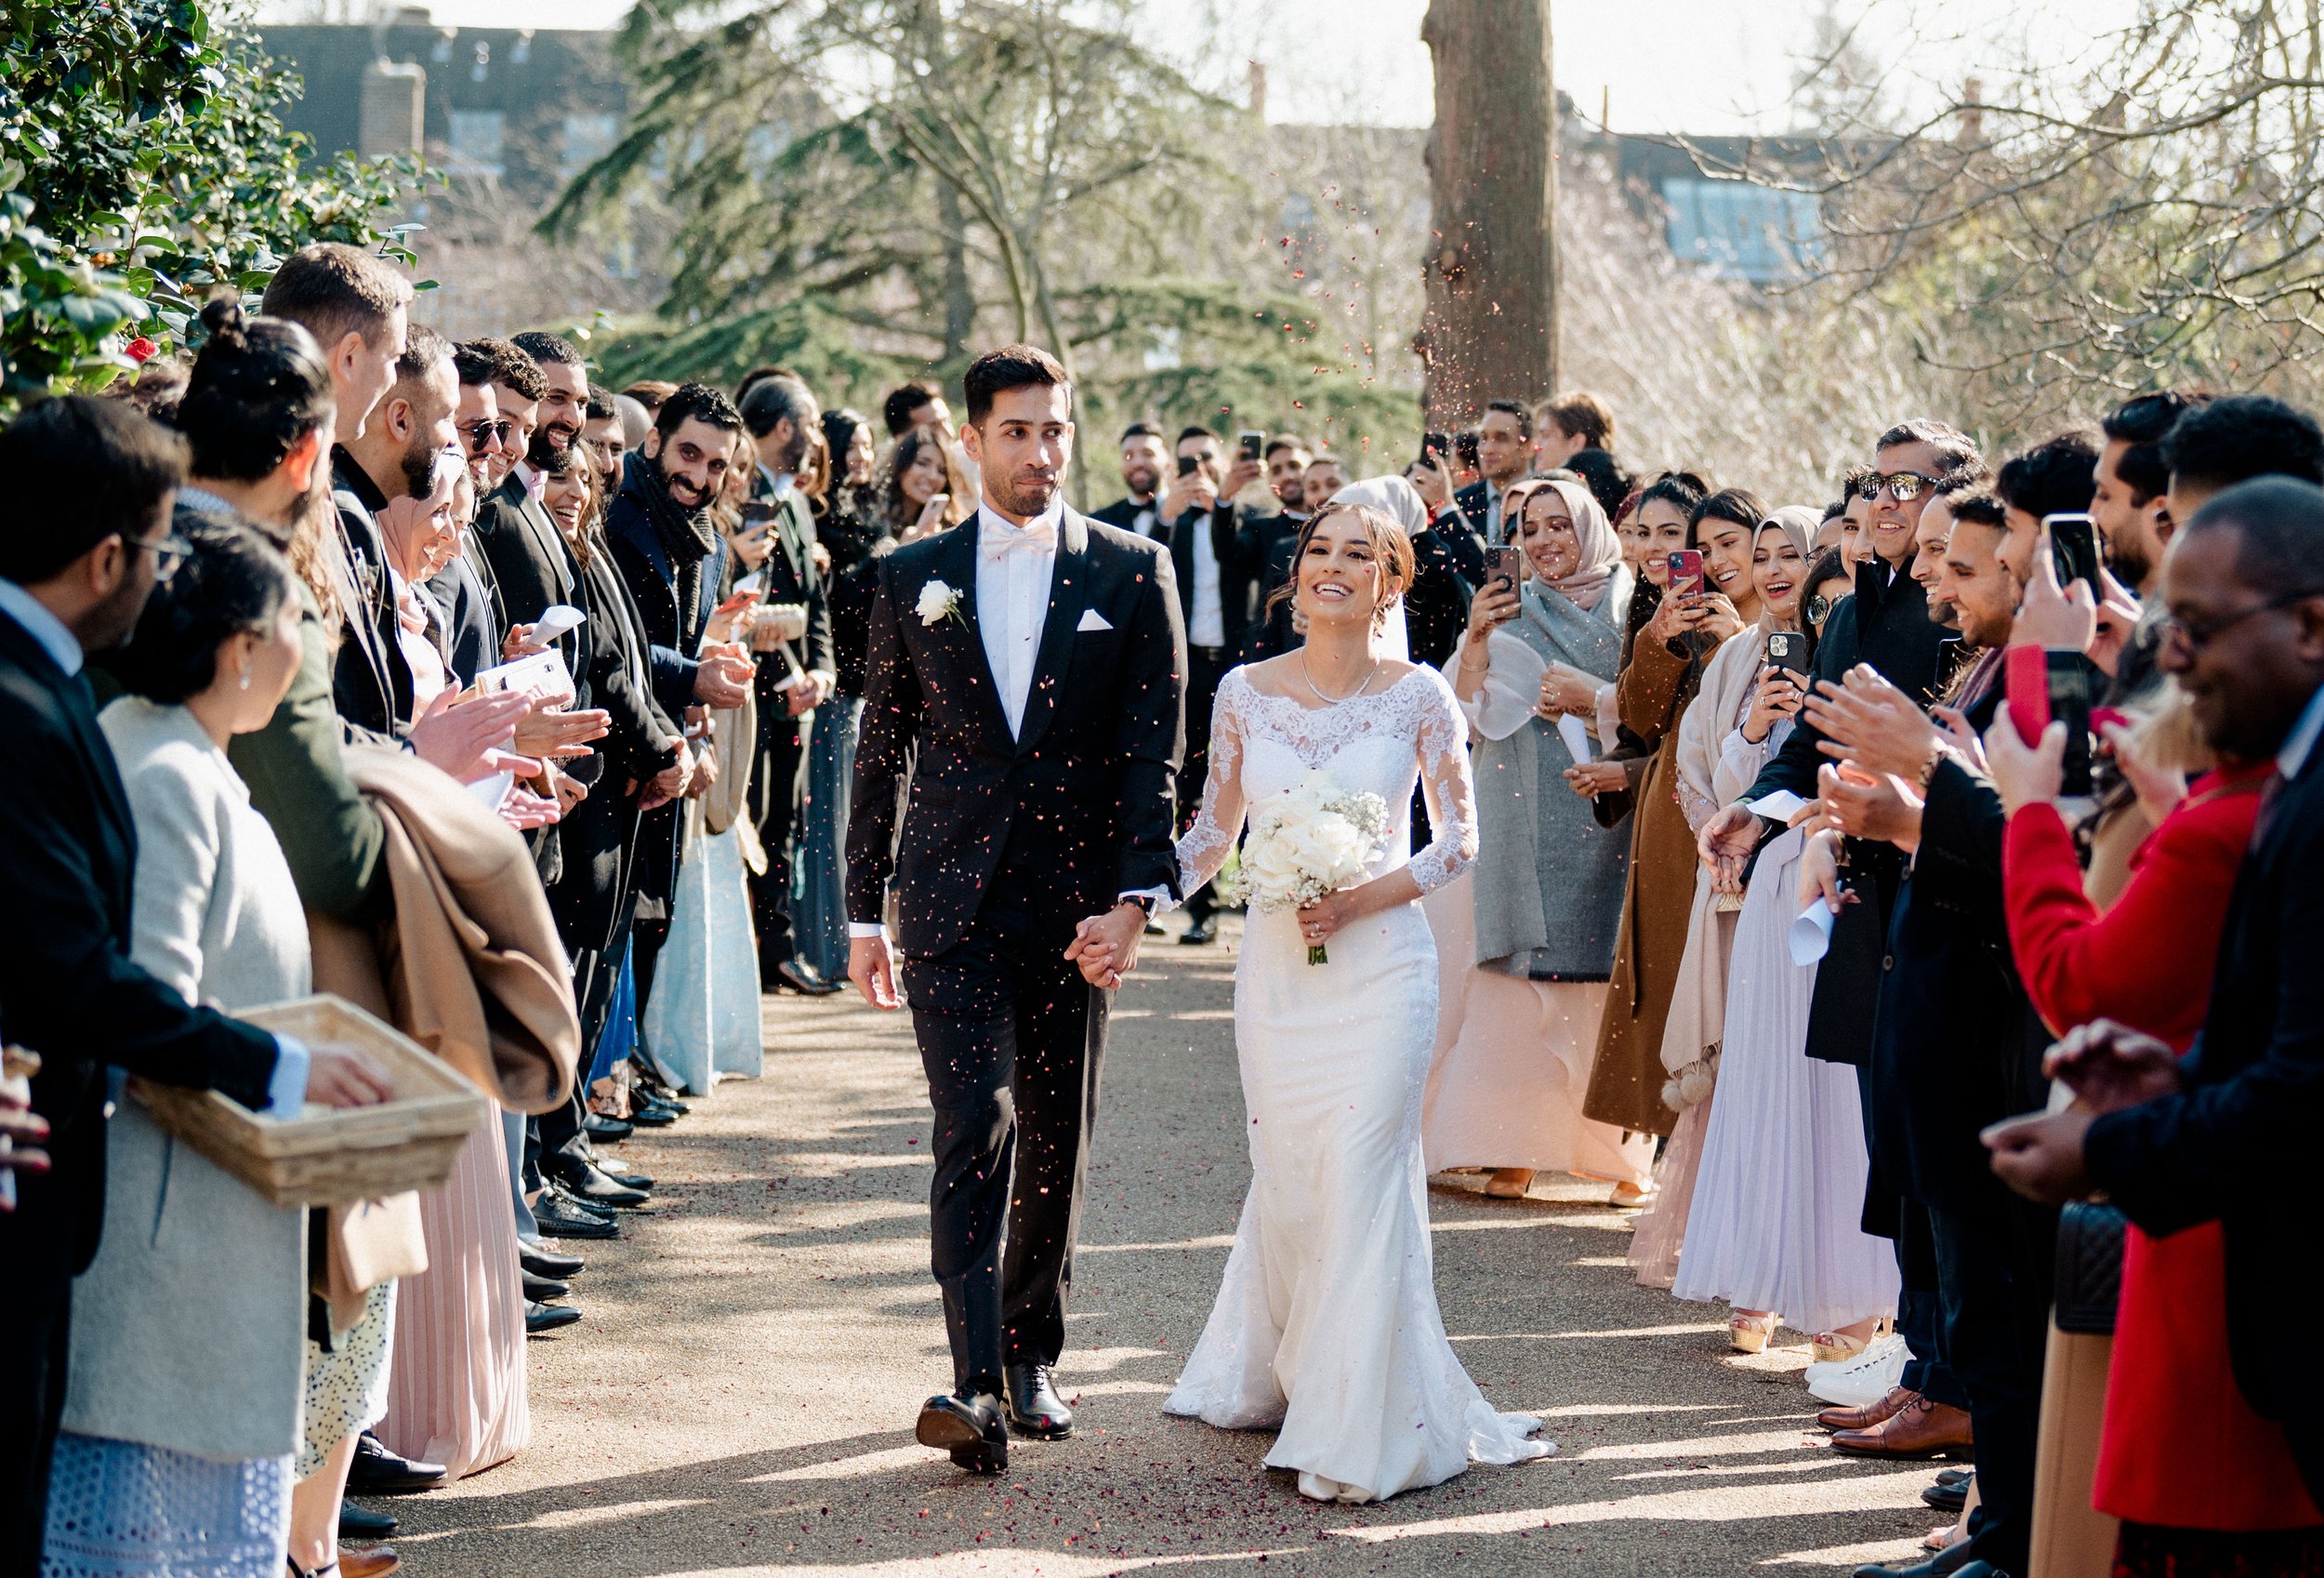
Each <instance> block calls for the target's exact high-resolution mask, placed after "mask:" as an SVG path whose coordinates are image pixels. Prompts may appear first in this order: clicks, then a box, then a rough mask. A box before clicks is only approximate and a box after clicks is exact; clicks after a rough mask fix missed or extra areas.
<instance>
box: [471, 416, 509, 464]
mask: <svg viewBox="0 0 2324 1578" xmlns="http://www.w3.org/2000/svg"><path fill="white" fill-rule="evenodd" d="M516 435H517V425H516V424H515V423H514V422H512V421H510V420H508V418H506V417H503V418H500V420H498V421H476V422H470V423H469V425H468V426H466V427H464V428H462V429H461V430H460V437H461V439H462V440H463V441H464V442H465V443H466V444H468V452H469V454H470V455H482V453H483V452H484V451H485V450H486V449H487V448H489V447H490V446H491V445H492V444H494V443H495V442H496V443H498V444H499V445H500V447H501V448H503V449H508V448H509V447H511V446H512V445H513V444H515V442H516Z"/></svg>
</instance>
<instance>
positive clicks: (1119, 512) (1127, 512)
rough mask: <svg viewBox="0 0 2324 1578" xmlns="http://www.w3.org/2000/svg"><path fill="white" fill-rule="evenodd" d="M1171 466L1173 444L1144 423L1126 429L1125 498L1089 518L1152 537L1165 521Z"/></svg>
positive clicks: (1123, 467)
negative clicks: (1165, 480)
mask: <svg viewBox="0 0 2324 1578" xmlns="http://www.w3.org/2000/svg"><path fill="white" fill-rule="evenodd" d="M1169 463H1170V450H1169V445H1168V444H1164V443H1163V442H1162V434H1161V433H1160V432H1159V431H1156V430H1155V429H1154V428H1152V427H1149V426H1148V425H1147V424H1146V423H1144V422H1132V423H1130V424H1129V426H1128V427H1126V428H1124V429H1123V430H1122V497H1119V498H1116V500H1114V502H1113V503H1111V504H1109V505H1107V506H1106V507H1105V508H1104V509H1103V510H1092V511H1089V518H1090V519H1091V520H1093V521H1103V522H1104V523H1105V524H1107V525H1109V526H1112V527H1114V528H1115V529H1116V530H1117V531H1125V532H1130V533H1133V534H1135V535H1136V536H1139V537H1152V536H1154V535H1155V526H1156V525H1157V524H1159V523H1160V521H1161V519H1162V470H1163V468H1164V467H1166V466H1168V465H1169Z"/></svg>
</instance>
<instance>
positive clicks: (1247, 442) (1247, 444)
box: [1235, 429, 1267, 460]
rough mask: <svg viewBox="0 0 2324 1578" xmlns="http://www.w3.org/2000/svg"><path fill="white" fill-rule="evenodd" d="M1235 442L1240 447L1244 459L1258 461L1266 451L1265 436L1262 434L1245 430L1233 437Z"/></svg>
mask: <svg viewBox="0 0 2324 1578" xmlns="http://www.w3.org/2000/svg"><path fill="white" fill-rule="evenodd" d="M1235 443H1236V444H1239V445H1240V446H1241V448H1242V451H1243V458H1244V459H1246V460H1258V459H1260V458H1261V457H1262V456H1263V454H1264V452H1265V450H1266V447H1267V435H1266V434H1265V433H1263V432H1252V431H1248V429H1247V430H1245V431H1242V432H1239V433H1237V434H1235Z"/></svg>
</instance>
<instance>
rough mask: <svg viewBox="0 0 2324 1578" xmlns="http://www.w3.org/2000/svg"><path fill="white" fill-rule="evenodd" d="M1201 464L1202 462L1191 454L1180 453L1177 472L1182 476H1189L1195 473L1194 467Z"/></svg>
mask: <svg viewBox="0 0 2324 1578" xmlns="http://www.w3.org/2000/svg"><path fill="white" fill-rule="evenodd" d="M1201 464H1202V462H1201V461H1200V460H1197V459H1195V457H1193V456H1192V455H1182V456H1180V457H1178V474H1179V475H1180V476H1182V477H1191V476H1193V475H1194V474H1195V468H1196V467H1198V466H1200V465H1201Z"/></svg>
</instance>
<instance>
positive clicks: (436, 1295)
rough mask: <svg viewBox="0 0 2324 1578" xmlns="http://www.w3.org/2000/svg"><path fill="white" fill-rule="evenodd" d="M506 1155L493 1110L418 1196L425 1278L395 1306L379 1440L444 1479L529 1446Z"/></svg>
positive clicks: (407, 1288)
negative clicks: (438, 1468) (445, 1172)
mask: <svg viewBox="0 0 2324 1578" xmlns="http://www.w3.org/2000/svg"><path fill="white" fill-rule="evenodd" d="M508 1200H509V1195H508V1149H507V1146H506V1143H505V1141H504V1139H503V1136H502V1134H501V1125H500V1114H499V1113H498V1112H497V1111H495V1112H493V1113H491V1114H490V1116H489V1117H488V1118H487V1119H486V1121H484V1122H483V1123H482V1124H481V1125H480V1126H479V1127H478V1129H477V1131H476V1133H475V1134H471V1135H469V1142H468V1144H467V1145H466V1146H464V1147H462V1148H461V1151H460V1160H458V1162H457V1163H456V1164H455V1165H454V1167H453V1169H452V1176H451V1178H450V1179H449V1180H448V1181H447V1182H446V1183H445V1184H444V1187H442V1188H441V1189H439V1190H437V1191H436V1192H435V1193H433V1194H427V1195H422V1196H421V1197H420V1222H421V1226H422V1227H423V1229H424V1230H425V1232H426V1234H427V1238H428V1269H427V1270H426V1271H424V1272H422V1273H421V1274H420V1275H418V1276H416V1277H406V1278H404V1279H403V1281H402V1283H401V1284H399V1286H398V1288H397V1292H396V1300H395V1359H394V1362H393V1364H392V1366H391V1367H390V1372H389V1376H388V1416H387V1417H386V1418H385V1419H383V1420H381V1421H380V1422H379V1430H378V1434H379V1439H380V1440H382V1441H384V1442H385V1443H387V1445H388V1447H389V1448H390V1450H391V1451H393V1452H400V1453H402V1454H403V1456H405V1457H416V1458H420V1459H423V1460H425V1461H427V1462H429V1463H441V1464H442V1465H444V1466H445V1467H446V1468H448V1469H450V1470H451V1472H452V1478H454V1479H460V1478H462V1477H463V1476H466V1475H469V1474H475V1473H479V1472H481V1471H482V1470H484V1469H487V1468H490V1467H492V1466H493V1465H495V1464H496V1463H505V1462H507V1461H508V1459H509V1458H511V1457H514V1456H515V1455H516V1454H517V1452H519V1451H520V1450H521V1449H522V1447H523V1446H524V1444H525V1443H526V1442H527V1441H528V1440H530V1439H532V1435H533V1418H532V1414H531V1413H530V1412H528V1411H527V1410H526V1408H525V1402H524V1290H523V1284H522V1280H521V1279H520V1277H519V1273H518V1266H517V1227H516V1219H515V1217H514V1215H513V1214H511V1213H510V1210H509V1206H508Z"/></svg>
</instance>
